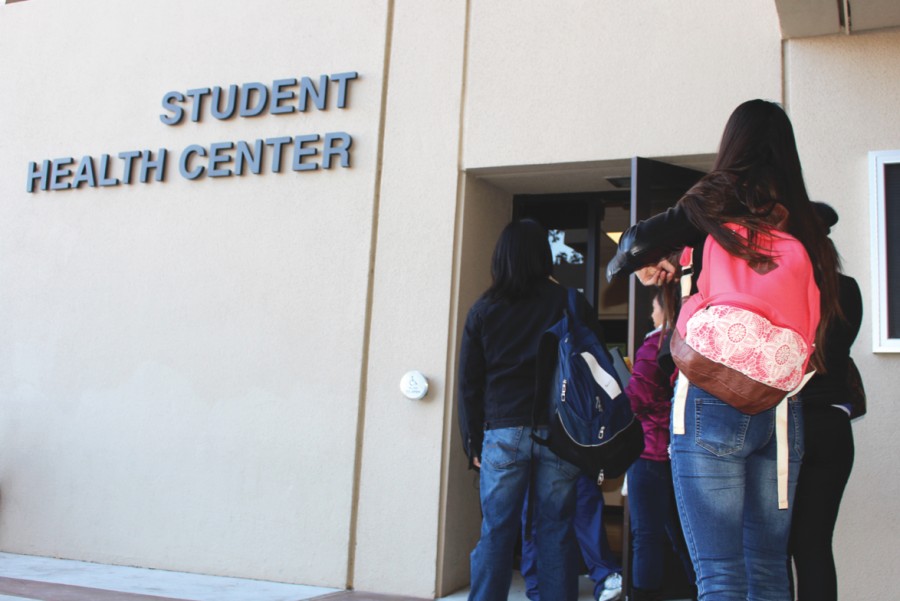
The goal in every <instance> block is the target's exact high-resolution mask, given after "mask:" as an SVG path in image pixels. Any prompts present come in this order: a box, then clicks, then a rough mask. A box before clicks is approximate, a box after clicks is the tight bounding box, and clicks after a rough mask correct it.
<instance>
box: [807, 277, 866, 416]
mask: <svg viewBox="0 0 900 601" xmlns="http://www.w3.org/2000/svg"><path fill="white" fill-rule="evenodd" d="M838 294H840V304H841V311H843V312H844V317H845V318H846V321H844V320H842V319H840V318H835V319H834V320H833V321H832V322H831V324H829V326H828V330H827V331H826V332H825V370H826V373H824V374H816V375H814V376H813V377H812V379H810V381H809V382H808V383H807V384H806V386H804V387H803V390H801V391H800V398H801V399H803V409H804V410H806V409H812V408H819V407H827V406H829V405H842V404H844V403H846V402H847V399H848V395H849V392H848V389H847V382H848V376H847V367H848V364H849V362H850V347H851V346H853V341H854V340H856V335H857V334H858V333H859V326H860V324H861V323H862V313H863V305H862V294H861V293H860V291H859V284H857V283H856V280H854V279H853V278H851V277H850V276H847V275H844V274H840V275H839V276H838Z"/></svg>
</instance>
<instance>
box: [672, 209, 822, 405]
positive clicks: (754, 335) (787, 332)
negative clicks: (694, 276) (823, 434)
mask: <svg viewBox="0 0 900 601" xmlns="http://www.w3.org/2000/svg"><path fill="white" fill-rule="evenodd" d="M734 229H735V230H736V231H738V232H740V233H743V232H742V231H741V229H740V228H737V227H735V228H734ZM761 243H762V244H765V245H766V246H765V247H766V248H768V249H771V256H772V257H773V261H772V262H771V263H769V264H768V265H766V266H765V268H764V269H753V268H752V267H750V265H749V264H748V263H747V262H746V261H744V260H743V259H741V258H739V257H735V256H733V255H731V254H729V253H728V252H727V251H726V250H725V249H724V248H722V246H721V245H719V244H718V242H716V241H715V240H714V239H713V238H712V237H711V236H708V237H707V239H706V242H705V244H704V250H703V270H702V272H701V274H700V278H699V279H698V280H697V288H698V292H697V293H696V294H694V295H693V296H691V297H690V298H689V299H687V300H686V301H685V303H684V306H683V307H682V310H681V314H680V315H679V318H678V324H677V326H676V329H675V332H674V333H673V336H672V343H671V345H672V357H673V359H674V360H675V363H676V365H677V366H678V368H679V369H680V370H681V371H682V372H683V373H684V374H685V376H687V378H688V380H690V381H691V382H692V383H693V384H695V385H696V386H699V387H700V388H702V389H703V390H705V391H707V392H709V393H710V394H713V395H714V396H716V397H717V398H719V399H721V400H722V401H724V402H726V403H728V404H730V405H732V406H733V407H735V408H737V409H739V410H740V411H742V412H744V413H747V414H750V415H754V414H756V413H760V412H762V411H765V410H766V409H769V408H771V407H774V406H775V405H777V404H778V403H779V402H780V401H781V400H782V399H784V398H785V396H787V395H788V393H790V392H792V391H794V390H795V389H796V388H797V387H798V386H800V385H801V383H802V381H803V376H804V375H805V373H806V369H807V365H808V363H809V358H810V356H811V355H812V352H813V348H814V347H813V340H814V338H815V331H816V327H817V325H818V320H819V291H818V288H817V287H816V285H815V280H814V278H813V273H812V265H811V263H810V261H809V257H808V255H807V254H806V249H805V248H804V247H803V245H802V244H801V243H800V242H799V241H798V240H797V239H795V238H793V237H792V236H790V235H788V234H785V233H782V232H772V234H771V235H768V236H764V237H762V240H761Z"/></svg>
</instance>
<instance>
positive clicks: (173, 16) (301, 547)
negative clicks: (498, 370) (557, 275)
mask: <svg viewBox="0 0 900 601" xmlns="http://www.w3.org/2000/svg"><path fill="white" fill-rule="evenodd" d="M426 4H427V6H426ZM783 52H784V54H783ZM0 56H2V57H4V58H3V59H2V60H0V82H2V85H3V90H4V92H3V94H2V95H0V109H2V110H0V130H2V131H3V132H4V136H3V137H2V138H0V290H2V292H0V315H3V316H4V319H2V320H0V549H2V550H4V551H10V552H20V553H32V554H38V555H54V556H61V557H72V558H78V559H86V560H90V561H100V562H110V563H122V564H131V565H142V566H150V567H159V568H170V569H177V570H185V571H195V572H204V573H214V574H226V575H237V576H245V577H255V578H265V579H273V580H282V581H288V582H301V583H305V584H316V585H327V586H335V587H344V586H352V587H354V588H356V589H358V590H368V591H374V592H384V593H395V594H404V595H415V596H421V597H430V596H434V595H442V594H447V593H449V592H451V591H453V590H454V589H456V588H458V587H460V586H464V585H465V584H466V583H467V579H468V553H469V551H470V550H471V548H472V545H473V544H474V541H475V539H476V538H477V532H478V522H479V519H480V515H479V508H478V498H477V488H476V486H477V481H476V480H475V478H474V473H473V472H471V471H468V470H467V469H466V464H465V459H464V457H463V456H462V451H461V449H460V442H459V435H458V430H457V427H456V414H455V410H456V407H455V395H454V388H455V385H456V384H455V369H456V354H457V345H458V342H459V333H460V330H461V325H462V320H463V319H464V317H465V314H466V311H467V310H468V307H469V306H470V304H471V303H472V302H473V301H474V299H475V298H476V297H477V295H478V294H479V293H480V292H481V291H482V290H483V289H484V287H485V286H486V285H487V283H488V281H489V272H488V262H489V257H490V252H491V250H492V248H493V244H494V241H495V239H496V236H497V234H498V233H499V230H500V228H501V227H502V226H503V225H504V223H505V222H506V221H507V220H508V219H509V217H510V215H511V200H512V196H513V194H514V193H515V192H517V191H519V190H520V189H522V188H524V187H526V186H525V184H524V181H525V178H527V180H528V184H527V187H528V189H529V190H531V191H547V192H553V191H560V190H561V189H565V191H579V190H581V191H589V190H592V189H593V188H591V187H585V186H587V184H583V183H582V180H580V179H579V177H581V176H578V177H576V176H575V175H572V174H582V175H583V174H584V173H587V172H592V170H594V169H595V168H596V167H598V166H600V165H602V164H614V165H617V166H621V165H627V164H628V160H629V159H630V157H632V156H635V155H641V156H648V157H667V156H692V155H704V156H709V155H710V153H714V152H715V150H716V146H717V144H718V139H719V136H720V134H721V130H722V127H723V125H724V123H725V120H726V119H727V117H728V115H729V113H730V112H731V111H732V109H733V108H734V107H735V106H736V105H737V104H738V103H740V102H741V101H743V100H745V99H748V98H754V97H762V98H769V99H773V100H785V101H786V102H787V106H788V109H789V112H790V113H791V116H792V118H793V119H794V123H795V125H796V128H797V134H798V140H799V141H800V145H801V156H802V158H803V159H804V166H805V168H806V174H807V181H808V184H809V186H810V189H811V191H812V192H813V194H814V195H815V196H817V197H820V198H823V199H825V200H830V201H831V202H833V204H834V205H835V206H836V207H838V210H839V211H841V212H842V221H841V223H840V224H839V225H838V227H837V228H836V231H835V238H836V240H837V243H838V245H839V247H840V248H841V250H842V251H843V253H844V256H845V257H846V259H847V268H848V272H850V273H853V274H854V275H857V276H859V279H860V283H861V285H862V286H863V291H864V294H866V295H867V304H868V300H869V298H868V294H869V293H868V289H869V281H868V279H867V277H868V276H867V273H868V250H867V249H868V238H867V233H868V231H869V230H868V227H869V226H868V222H867V215H868V208H867V205H866V206H863V205H865V202H866V199H867V198H868V189H867V185H868V184H867V180H866V173H867V163H866V156H865V153H866V152H867V151H868V150H873V149H881V148H884V147H891V146H893V145H894V144H893V140H896V139H897V133H898V132H897V131H895V129H896V126H895V124H894V122H893V121H891V118H890V115H891V114H892V112H891V108H893V107H892V106H891V104H890V99H891V98H896V95H897V90H896V87H897V84H895V83H892V82H891V81H889V78H885V77H884V73H893V72H896V71H897V66H898V65H897V64H896V63H897V60H898V59H897V57H898V56H900V39H898V34H897V33H896V32H887V33H881V34H872V35H867V36H851V37H828V38H821V39H811V40H800V41H792V42H788V43H784V44H783V43H782V41H781V38H780V34H779V27H778V20H777V14H776V11H775V6H774V4H773V3H771V2H770V1H769V0H753V1H751V2H747V1H745V0H726V1H723V0H687V1H686V2H681V3H679V4H678V6H674V5H673V6H669V5H668V4H665V3H653V4H652V5H649V4H648V5H642V4H635V3H621V2H614V1H613V0H601V1H599V2H598V1H588V0H571V1H569V0H567V2H565V3H564V6H562V8H561V7H560V5H559V4H558V3H556V4H554V3H547V2H542V1H540V0H516V1H513V0H490V1H484V0H469V1H468V2H465V3H463V2H449V3H421V2H416V1H414V0H352V1H351V0H337V1H333V2H329V3H324V4H323V3H319V2H312V1H306V0H304V1H300V0H269V1H268V2H266V3H263V4H260V3H255V4H254V3H239V2H227V3H225V2H221V1H215V0H194V1H193V2H190V3H183V2H176V1H175V0H159V1H157V2H154V3H149V4H145V3H122V2H112V1H110V0H82V1H81V2H77V3H73V2H65V1H63V0H39V1H38V0H33V1H29V2H18V3H16V4H12V5H7V6H0ZM346 71H357V72H358V73H359V78H358V79H357V80H354V81H353V82H352V83H351V84H350V90H351V92H350V96H349V100H348V106H347V107H346V108H344V109H340V108H337V107H336V105H335V104H336V98H335V97H334V95H332V96H331V97H330V98H329V104H328V108H327V110H324V111H319V110H315V109H310V110H308V111H307V112H304V113H296V114H291V115H270V114H266V115H263V116H259V117H254V118H236V119H232V120H229V121H218V120H215V119H213V118H211V117H209V116H208V115H207V116H206V117H205V118H204V119H203V120H202V121H200V122H199V123H194V122H191V121H190V120H185V122H183V123H181V124H180V125H177V126H166V125H164V124H162V123H161V122H160V120H159V118H158V115H159V114H160V113H162V112H163V110H162V107H161V104H160V102H161V99H162V96H163V94H165V93H166V92H168V91H170V90H181V91H186V90H189V89H192V88H197V87H204V86H213V85H222V86H227V85H228V84H242V83H245V82H264V83H267V84H270V85H271V83H272V82H273V81H274V80H276V79H280V78H288V77H302V76H310V77H313V78H318V76H319V75H321V74H334V73H341V72H346ZM892 128H893V129H892ZM333 131H345V132H347V133H349V134H351V135H352V137H353V146H352V153H351V156H352V159H351V166H350V167H349V168H343V167H340V166H335V167H333V168H332V169H330V170H325V169H319V170H316V171H310V172H294V171H293V170H292V169H291V168H290V165H286V166H285V168H284V169H283V170H282V171H281V172H280V173H271V172H268V171H266V170H264V172H263V173H262V174H260V175H252V174H248V175H245V176H243V177H223V178H208V177H207V178H201V179H198V180H196V181H189V180H187V179H185V178H184V177H182V176H181V175H180V174H179V173H178V171H177V169H176V167H177V159H178V156H177V155H178V153H179V152H180V151H181V150H182V149H184V148H185V147H187V146H188V145H190V144H202V145H205V146H207V147H208V146H209V144H210V143H213V142H222V141H237V140H248V141H253V140H256V139H259V138H271V137H277V136H295V135H301V134H312V133H318V134H320V135H324V134H325V133H326V132H333ZM317 147H318V148H321V142H320V143H319V144H318V146H317ZM144 148H146V149H151V150H153V151H154V152H155V151H157V150H158V149H159V148H168V149H169V150H170V152H171V153H172V154H173V156H170V164H169V173H168V177H167V179H166V181H165V182H151V183H146V184H141V183H137V182H135V183H134V184H132V185H130V186H126V185H120V186H116V187H104V188H99V187H98V188H89V187H82V189H79V190H63V191H50V192H43V191H38V192H36V193H33V194H29V193H27V192H26V191H25V186H26V175H27V167H28V161H40V160H42V159H52V158H57V157H65V156H73V157H75V158H76V159H77V158H79V157H81V156H82V155H92V156H96V157H99V156H100V155H101V154H103V153H110V154H115V153H118V152H121V151H126V150H132V149H144ZM314 158H315V159H316V160H318V161H321V156H319V157H314ZM232 166H233V165H232ZM488 173H492V174H496V173H502V174H504V177H503V178H500V179H499V180H498V179H496V178H495V179H491V178H489V177H487V176H486V175H485V176H484V177H482V176H483V175H484V174H488ZM498 181H499V182H500V183H499V184H498ZM594 181H596V179H595V180H594ZM600 181H602V178H600ZM854 199H855V200H854ZM855 207H856V210H854V208H855ZM858 240H864V241H865V242H864V243H863V244H859V243H858ZM868 323H869V322H868V321H867V322H866V323H865V324H864V332H863V334H862V336H861V338H860V341H859V342H858V343H857V346H856V348H855V353H854V354H855V355H856V356H857V358H858V360H859V363H860V366H861V369H862V370H863V375H864V376H865V377H866V378H867V381H866V384H867V386H868V388H869V394H870V397H871V398H872V399H873V407H872V409H870V411H871V414H870V416H869V417H867V418H865V419H864V420H863V421H861V422H859V423H858V424H857V425H856V426H855V427H856V431H857V434H858V445H859V456H858V459H857V468H856V471H855V473H854V476H853V479H852V480H851V485H850V489H849V490H848V505H847V506H846V507H845V510H844V513H843V514H842V518H841V522H840V524H839V527H838V535H837V536H838V540H837V545H838V557H839V569H840V570H841V574H842V587H844V591H845V592H846V593H847V595H846V596H852V597H853V598H862V597H860V596H859V595H858V594H857V593H859V591H864V593H865V594H869V595H872V598H874V595H875V591H879V592H881V591H884V590H891V589H892V588H893V586H892V581H891V580H890V579H889V578H890V576H891V574H890V573H889V570H888V566H887V564H888V563H889V562H890V558H891V557H893V556H894V554H895V553H894V551H895V548H894V546H893V543H892V541H893V540H896V539H897V536H896V535H892V534H890V524H891V523H892V522H890V519H889V516H890V513H891V509H893V508H895V507H896V503H895V502H894V501H893V499H895V498H896V497H897V495H896V493H897V492H898V491H897V490H895V489H896V485H895V484H893V483H892V482H890V481H889V480H890V479H889V478H884V477H883V474H884V473H890V466H889V465H887V461H888V457H890V456H892V453H890V450H896V446H897V443H896V442H895V441H893V440H892V438H891V436H890V431H891V427H892V426H893V425H895V424H897V423H898V416H897V415H896V412H892V411H891V408H890V407H889V406H887V405H885V404H884V403H880V404H875V403H876V401H877V400H878V399H888V398H890V396H889V391H890V390H891V389H892V388H891V386H892V385H893V384H894V381H893V380H892V378H891V376H890V375H884V374H889V372H890V368H891V366H892V364H893V362H894V359H893V357H888V356H874V355H872V354H871V353H867V352H866V349H867V348H871V340H870V338H867V337H869V333H868V331H869V330H868V329H866V328H868V327H869V326H868ZM411 369H417V370H420V371H422V372H423V373H424V374H425V375H426V376H427V377H428V378H429V380H430V383H431V388H430V391H429V394H428V396H427V397H426V398H425V399H424V400H422V401H411V400H408V399H406V398H405V397H403V396H402V395H401V394H400V390H399V387H398V384H399V380H400V377H401V376H402V375H403V373H404V372H406V371H407V370H411ZM885 449H888V451H885ZM885 523H887V525H886V524H885ZM851 572H852V575H851ZM857 574H859V575H857ZM851 592H852V593H853V594H852V595H851V594H850V593H851Z"/></svg>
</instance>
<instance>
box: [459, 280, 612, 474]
mask: <svg viewBox="0 0 900 601" xmlns="http://www.w3.org/2000/svg"><path fill="white" fill-rule="evenodd" d="M578 298H579V313H580V315H579V317H580V318H581V319H583V320H584V322H585V323H587V324H591V325H593V326H594V329H596V322H597V318H596V315H595V314H594V311H593V309H591V308H590V305H588V303H587V301H586V300H585V299H584V297H583V296H581V295H579V296H578ZM567 304H568V291H567V290H566V288H563V287H562V286H560V285H559V284H556V283H554V282H552V281H550V280H545V281H542V282H541V283H540V284H539V285H538V287H537V290H536V294H535V296H533V297H531V298H526V299H522V300H519V301H517V302H515V303H507V302H505V301H493V300H490V299H488V298H485V297H482V298H480V299H479V300H478V301H477V302H476V303H475V304H474V305H473V306H472V308H471V309H470V310H469V315H468V317H467V318H466V326H465V330H464V331H463V339H462V346H461V348H460V353H459V427H460V432H461V434H462V439H463V447H464V449H465V451H466V455H468V456H469V464H470V466H471V465H472V459H473V458H475V457H479V458H480V457H481V446H482V443H483V441H484V431H485V430H491V429H495V428H509V427H515V426H530V425H531V424H532V414H533V413H532V412H533V411H534V410H535V407H534V403H535V400H534V398H535V375H536V357H537V348H538V341H539V340H540V338H541V335H543V333H544V332H545V331H547V329H549V328H550V327H551V326H552V325H553V324H555V323H556V322H557V321H559V320H560V319H561V318H562V315H563V312H564V310H565V307H566V305H567ZM538 411H540V409H538ZM541 425H543V424H541Z"/></svg>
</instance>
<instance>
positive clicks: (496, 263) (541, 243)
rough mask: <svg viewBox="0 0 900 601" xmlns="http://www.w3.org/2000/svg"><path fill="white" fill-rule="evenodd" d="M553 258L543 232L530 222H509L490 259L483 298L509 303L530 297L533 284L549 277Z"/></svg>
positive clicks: (533, 290) (524, 220)
mask: <svg viewBox="0 0 900 601" xmlns="http://www.w3.org/2000/svg"><path fill="white" fill-rule="evenodd" d="M552 271H553V257H552V256H551V254H550V241H549V239H548V237H547V230H546V229H544V226H542V225H541V224H540V223H538V222H537V221H535V220H534V219H521V220H519V221H513V222H512V223H509V224H508V225H507V226H506V227H505V228H503V231H502V232H500V237H499V238H498V239H497V245H496V246H495V247H494V255H493V256H492V257H491V279H492V284H491V287H490V288H488V289H487V291H486V292H485V293H484V296H486V297H487V298H490V299H491V300H503V301H507V302H510V303H513V302H515V301H517V300H519V299H522V298H527V297H529V296H532V295H534V293H535V290H536V289H537V285H538V284H539V283H540V282H541V281H543V280H546V279H547V278H548V277H550V274H551V273H552Z"/></svg>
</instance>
